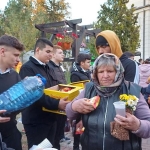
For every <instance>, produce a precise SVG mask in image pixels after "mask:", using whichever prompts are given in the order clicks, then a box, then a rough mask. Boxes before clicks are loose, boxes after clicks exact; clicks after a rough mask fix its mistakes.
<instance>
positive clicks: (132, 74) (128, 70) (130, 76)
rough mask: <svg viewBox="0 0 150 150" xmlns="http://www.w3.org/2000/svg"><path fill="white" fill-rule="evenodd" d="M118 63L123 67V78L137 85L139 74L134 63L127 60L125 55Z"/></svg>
mask: <svg viewBox="0 0 150 150" xmlns="http://www.w3.org/2000/svg"><path fill="white" fill-rule="evenodd" d="M120 61H121V63H122V65H123V67H124V70H125V72H124V78H125V80H127V81H130V82H134V83H137V84H138V81H137V80H138V79H139V74H138V71H137V69H138V68H137V67H136V62H134V61H133V60H131V59H129V58H128V57H127V56H126V55H125V54H123V55H122V56H121V57H120Z"/></svg>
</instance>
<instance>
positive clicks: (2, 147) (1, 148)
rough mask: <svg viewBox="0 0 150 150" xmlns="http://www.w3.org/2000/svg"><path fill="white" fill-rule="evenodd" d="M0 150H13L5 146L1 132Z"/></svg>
mask: <svg viewBox="0 0 150 150" xmlns="http://www.w3.org/2000/svg"><path fill="white" fill-rule="evenodd" d="M0 150H14V149H12V148H7V146H6V144H5V143H4V142H2V138H1V134H0Z"/></svg>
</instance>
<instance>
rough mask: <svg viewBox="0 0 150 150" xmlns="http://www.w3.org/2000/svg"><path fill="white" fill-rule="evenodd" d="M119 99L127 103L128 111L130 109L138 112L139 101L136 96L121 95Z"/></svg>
mask: <svg viewBox="0 0 150 150" xmlns="http://www.w3.org/2000/svg"><path fill="white" fill-rule="evenodd" d="M119 98H120V101H123V102H125V103H126V109H130V110H131V111H135V110H136V105H137V103H138V101H139V99H138V98H137V97H136V96H135V95H127V94H121V95H120V96H119Z"/></svg>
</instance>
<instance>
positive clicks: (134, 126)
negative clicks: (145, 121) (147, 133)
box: [114, 112, 140, 131]
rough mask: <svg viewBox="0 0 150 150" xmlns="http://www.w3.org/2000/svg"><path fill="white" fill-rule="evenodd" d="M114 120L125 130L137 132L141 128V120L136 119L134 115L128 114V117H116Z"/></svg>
mask: <svg viewBox="0 0 150 150" xmlns="http://www.w3.org/2000/svg"><path fill="white" fill-rule="evenodd" d="M114 120H115V121H116V122H117V123H119V124H120V125H121V126H122V127H123V128H125V129H128V130H131V131H137V130H138V129H139V127H140V120H139V119H138V118H136V117H135V116H134V115H131V114H130V113H127V112H126V117H122V116H120V115H116V117H115V118H114Z"/></svg>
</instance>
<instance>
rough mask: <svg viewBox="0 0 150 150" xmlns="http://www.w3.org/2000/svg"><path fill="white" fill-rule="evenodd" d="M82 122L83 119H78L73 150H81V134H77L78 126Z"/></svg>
mask: <svg viewBox="0 0 150 150" xmlns="http://www.w3.org/2000/svg"><path fill="white" fill-rule="evenodd" d="M80 120H81V118H78V119H77V120H76V122H75V125H74V126H75V127H74V128H75V129H74V135H73V137H74V142H73V150H79V144H80V134H75V132H76V124H77V123H78V122H79V121H80Z"/></svg>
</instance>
